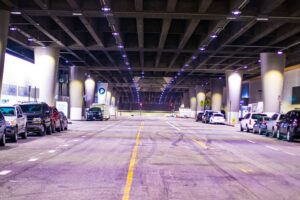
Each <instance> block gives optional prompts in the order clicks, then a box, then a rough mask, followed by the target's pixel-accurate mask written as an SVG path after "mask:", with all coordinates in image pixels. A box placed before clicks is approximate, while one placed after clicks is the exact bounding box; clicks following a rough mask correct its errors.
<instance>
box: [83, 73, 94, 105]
mask: <svg viewBox="0 0 300 200" xmlns="http://www.w3.org/2000/svg"><path fill="white" fill-rule="evenodd" d="M95 87H96V82H95V80H94V79H93V78H92V77H88V78H87V79H86V80H85V82H84V88H85V102H86V107H87V108H89V107H91V105H92V104H93V103H94V100H95Z"/></svg>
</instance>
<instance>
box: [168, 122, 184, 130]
mask: <svg viewBox="0 0 300 200" xmlns="http://www.w3.org/2000/svg"><path fill="white" fill-rule="evenodd" d="M167 123H168V124H169V125H170V126H172V127H173V128H174V129H176V130H177V131H181V129H180V128H178V127H176V126H174V125H173V124H171V123H170V122H167Z"/></svg>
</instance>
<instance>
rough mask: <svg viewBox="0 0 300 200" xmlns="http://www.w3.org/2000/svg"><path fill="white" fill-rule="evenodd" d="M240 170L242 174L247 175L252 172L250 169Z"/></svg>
mask: <svg viewBox="0 0 300 200" xmlns="http://www.w3.org/2000/svg"><path fill="white" fill-rule="evenodd" d="M240 170H241V171H242V172H244V173H245V174H248V173H250V172H252V170H251V169H244V168H240Z"/></svg>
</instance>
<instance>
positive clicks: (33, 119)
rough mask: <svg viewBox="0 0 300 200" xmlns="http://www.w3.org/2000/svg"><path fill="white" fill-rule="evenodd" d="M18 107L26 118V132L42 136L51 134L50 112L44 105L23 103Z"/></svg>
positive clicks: (46, 105)
mask: <svg viewBox="0 0 300 200" xmlns="http://www.w3.org/2000/svg"><path fill="white" fill-rule="evenodd" d="M20 107H21V109H22V111H23V113H25V115H26V116H27V131H28V132H35V133H38V135H39V136H44V135H45V134H46V133H47V134H51V132H52V130H51V111H50V107H49V106H48V104H46V103H34V102H30V103H23V104H20Z"/></svg>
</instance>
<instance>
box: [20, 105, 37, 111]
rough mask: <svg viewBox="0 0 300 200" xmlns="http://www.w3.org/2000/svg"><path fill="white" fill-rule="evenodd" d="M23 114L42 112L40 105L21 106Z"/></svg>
mask: <svg viewBox="0 0 300 200" xmlns="http://www.w3.org/2000/svg"><path fill="white" fill-rule="evenodd" d="M20 107H21V108H22V111H23V112H24V113H40V112H42V105H40V104H23V105H20Z"/></svg>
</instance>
